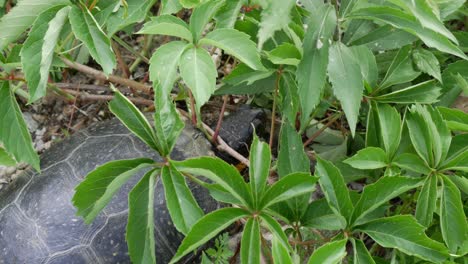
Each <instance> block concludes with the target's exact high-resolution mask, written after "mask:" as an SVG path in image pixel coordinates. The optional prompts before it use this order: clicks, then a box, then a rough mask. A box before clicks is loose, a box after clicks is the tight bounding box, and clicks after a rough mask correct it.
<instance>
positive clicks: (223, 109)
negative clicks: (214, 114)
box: [211, 95, 229, 142]
mask: <svg viewBox="0 0 468 264" xmlns="http://www.w3.org/2000/svg"><path fill="white" fill-rule="evenodd" d="M228 98H229V97H228V95H224V96H223V106H222V107H221V111H220V112H219V117H218V123H217V124H216V129H215V131H214V134H213V138H212V139H211V140H212V141H213V142H216V139H217V138H218V135H219V130H220V129H221V124H222V123H223V117H224V111H225V110H226V105H227V101H228Z"/></svg>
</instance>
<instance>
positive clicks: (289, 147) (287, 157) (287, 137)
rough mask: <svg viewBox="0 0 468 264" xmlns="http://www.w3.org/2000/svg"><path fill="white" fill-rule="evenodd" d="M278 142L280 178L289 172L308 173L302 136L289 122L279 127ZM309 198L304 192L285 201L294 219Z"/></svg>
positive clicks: (304, 208) (307, 159)
mask: <svg viewBox="0 0 468 264" xmlns="http://www.w3.org/2000/svg"><path fill="white" fill-rule="evenodd" d="M279 144H280V145H279V153H278V162H277V166H278V170H277V171H278V175H279V177H280V178H283V177H285V176H286V175H288V174H290V173H297V172H304V173H310V161H309V158H308V157H307V154H306V153H305V152H304V146H303V145H302V138H301V136H300V135H299V134H298V133H297V132H296V130H295V129H294V128H293V127H292V126H291V124H290V123H289V122H286V123H284V124H283V125H282V127H281V132H280V141H279ZM309 198H310V195H307V194H306V195H303V196H300V197H296V198H293V199H291V200H289V201H287V203H288V205H287V207H288V208H290V209H291V211H292V212H293V214H294V217H295V218H296V219H299V218H300V217H301V215H302V214H303V213H304V212H305V210H306V207H307V203H308V201H309ZM281 206H283V205H281ZM284 206H286V205H284Z"/></svg>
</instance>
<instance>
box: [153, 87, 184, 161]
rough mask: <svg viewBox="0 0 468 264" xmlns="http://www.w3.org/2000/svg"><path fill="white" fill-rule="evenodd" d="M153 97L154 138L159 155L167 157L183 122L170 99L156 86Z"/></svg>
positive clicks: (182, 127) (182, 126)
mask: <svg viewBox="0 0 468 264" xmlns="http://www.w3.org/2000/svg"><path fill="white" fill-rule="evenodd" d="M154 95H155V98H154V103H155V112H154V128H155V132H156V138H157V140H158V144H159V152H160V154H161V155H162V156H164V157H167V156H169V154H171V152H172V149H173V148H174V146H175V144H176V141H177V138H178V137H179V135H180V133H181V132H182V129H184V122H183V121H182V120H181V119H180V116H179V113H178V112H177V110H176V107H175V105H174V103H172V100H171V97H170V96H168V94H165V93H164V92H163V89H162V88H160V87H159V86H157V87H156V88H155V91H154Z"/></svg>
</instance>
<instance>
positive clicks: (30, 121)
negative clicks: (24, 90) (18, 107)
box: [23, 112, 39, 133]
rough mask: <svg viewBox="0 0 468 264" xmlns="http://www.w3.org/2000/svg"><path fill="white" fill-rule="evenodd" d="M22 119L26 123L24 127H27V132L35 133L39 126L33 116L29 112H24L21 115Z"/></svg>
mask: <svg viewBox="0 0 468 264" xmlns="http://www.w3.org/2000/svg"><path fill="white" fill-rule="evenodd" d="M23 118H24V121H25V122H26V125H27V126H28V130H29V132H31V133H33V132H35V131H36V129H37V128H38V127H39V124H38V123H37V122H36V120H34V118H33V116H32V114H31V113H29V112H24V113H23Z"/></svg>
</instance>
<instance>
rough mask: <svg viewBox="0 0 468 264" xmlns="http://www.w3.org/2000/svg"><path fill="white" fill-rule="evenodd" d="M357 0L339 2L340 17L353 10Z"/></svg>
mask: <svg viewBox="0 0 468 264" xmlns="http://www.w3.org/2000/svg"><path fill="white" fill-rule="evenodd" d="M357 2H358V0H342V1H341V3H340V17H346V15H347V14H348V13H349V12H351V10H353V7H354V6H355V5H356V3H357Z"/></svg>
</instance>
